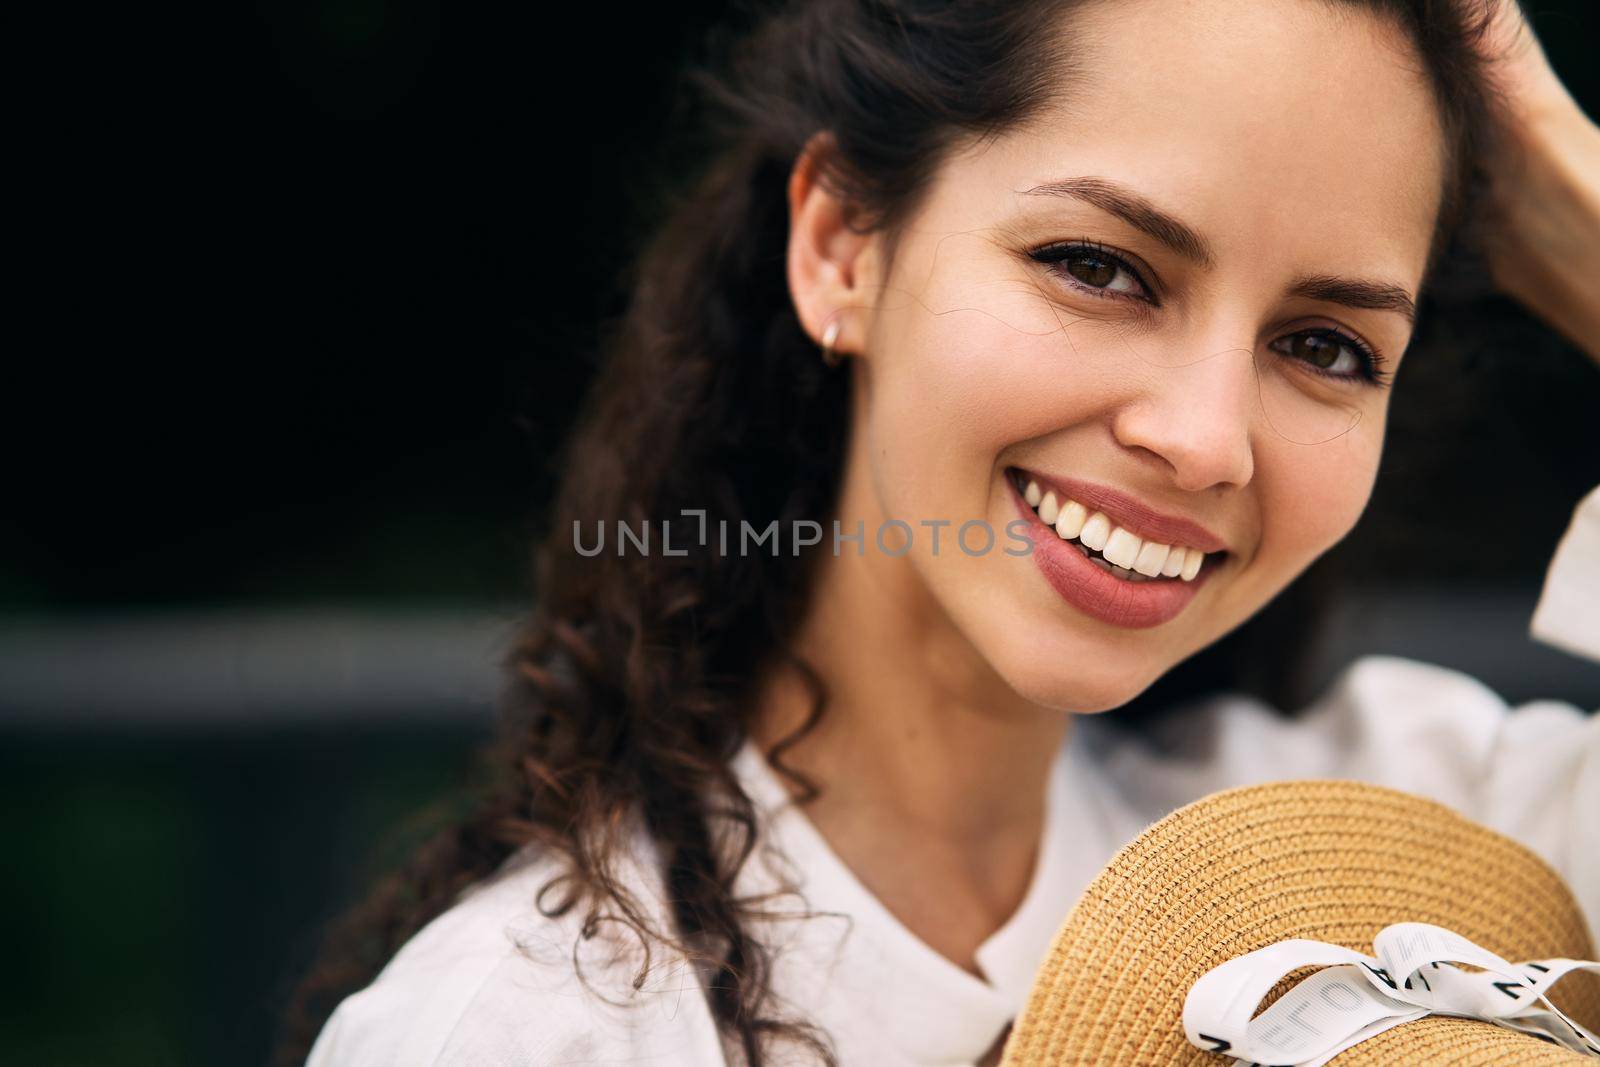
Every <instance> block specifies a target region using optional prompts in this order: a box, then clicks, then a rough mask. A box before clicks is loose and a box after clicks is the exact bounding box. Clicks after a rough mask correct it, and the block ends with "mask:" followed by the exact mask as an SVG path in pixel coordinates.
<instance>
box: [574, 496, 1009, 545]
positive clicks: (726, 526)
mask: <svg viewBox="0 0 1600 1067" xmlns="http://www.w3.org/2000/svg"><path fill="white" fill-rule="evenodd" d="M679 514H680V515H682V516H684V517H686V518H689V519H693V520H695V522H694V523H689V522H683V523H680V525H679V527H678V532H677V533H676V534H674V532H673V525H672V520H670V519H663V520H661V521H660V522H655V523H652V522H651V521H650V520H648V519H645V520H640V522H639V523H638V525H637V526H635V525H633V524H631V523H628V522H624V521H623V520H621V519H617V520H615V521H614V522H613V523H612V524H611V525H610V529H611V530H612V532H613V536H612V538H611V546H612V547H611V549H610V551H612V552H613V553H614V554H616V555H618V556H625V555H627V554H628V553H629V552H633V553H635V554H637V555H641V556H649V555H652V554H654V553H656V552H659V553H660V554H661V555H663V556H687V555H688V554H689V551H690V550H691V549H692V548H713V547H714V548H715V549H716V551H717V553H718V555H722V556H727V555H739V556H748V555H752V554H760V553H762V552H765V553H767V554H768V555H771V556H778V555H781V554H782V553H783V551H784V547H785V546H786V545H787V547H788V553H789V554H790V555H793V556H798V555H799V554H800V552H801V550H802V549H806V548H814V547H816V546H818V545H821V544H822V543H823V538H824V530H823V527H822V524H821V523H820V522H814V521H812V520H811V519H794V520H792V521H791V522H789V523H787V524H785V523H783V522H781V521H779V520H778V519H773V520H772V521H771V522H769V523H767V524H766V525H765V526H754V525H751V524H750V523H749V522H746V521H744V520H742V519H741V520H740V521H739V522H738V523H730V522H729V521H728V520H727V519H719V520H717V522H716V523H715V524H712V523H710V522H707V521H706V513H705V510H704V509H702V508H691V509H686V510H684V511H681V512H679ZM584 525H585V524H584V523H583V522H581V521H579V520H577V519H574V520H573V522H572V547H573V549H574V550H575V551H576V552H577V553H578V555H580V556H598V555H600V554H601V553H603V552H606V551H607V547H606V545H607V538H606V531H607V528H608V527H607V523H606V522H605V521H604V520H597V521H595V522H594V523H593V524H592V527H591V529H590V530H589V531H588V534H589V536H586V532H585V530H584ZM1028 525H1029V524H1028V522H1027V521H1026V520H1024V519H1012V520H1011V521H1010V522H1008V523H1006V525H1005V535H1004V541H1006V542H1014V546H1013V544H1002V543H1001V541H1002V538H1001V537H999V536H997V535H996V533H995V529H994V527H992V526H990V525H989V524H988V523H987V522H984V521H983V520H982V519H969V520H967V521H966V522H963V523H961V524H960V525H959V526H957V525H956V524H955V523H954V522H952V521H951V520H949V519H922V520H920V521H918V522H917V524H916V525H915V526H913V525H912V524H911V523H909V522H906V521H905V520H903V519H885V520H884V521H883V522H881V523H879V524H878V528H877V531H876V532H875V533H874V535H873V536H872V537H871V538H869V537H868V536H867V528H866V527H867V524H866V522H865V521H863V520H857V521H856V524H855V528H854V529H853V530H851V531H850V532H848V533H846V532H845V529H844V527H843V525H842V524H841V523H840V522H839V520H838V519H834V520H833V535H832V538H831V543H830V548H831V549H832V551H833V554H834V555H835V556H838V555H843V554H844V552H845V551H847V550H846V549H845V548H844V546H845V545H853V546H855V552H856V555H858V556H864V555H866V552H867V545H868V544H869V543H870V544H871V545H873V546H874V547H875V548H876V549H877V550H878V551H879V552H882V553H883V554H884V555H886V556H894V557H899V556H904V555H905V554H906V553H908V552H910V551H911V549H912V547H913V545H914V544H915V543H916V538H917V533H916V531H917V529H918V528H919V527H920V528H922V529H925V530H926V531H927V533H926V534H924V536H925V537H928V538H929V539H930V545H929V547H930V549H931V552H932V554H933V555H935V556H937V555H939V554H940V552H941V550H942V549H943V548H945V547H946V546H948V545H949V544H951V543H954V544H955V546H956V547H957V548H958V549H960V551H961V552H962V553H963V554H965V555H968V556H985V555H988V554H989V553H990V552H992V551H994V550H995V549H996V548H999V550H1000V551H1001V552H1004V553H1005V554H1006V555H1008V556H1026V555H1030V554H1031V553H1032V552H1033V540H1032V539H1031V538H1030V537H1028V536H1027V531H1028ZM786 526H787V530H788V537H787V538H785V537H784V531H785V527H786ZM952 528H953V531H952ZM652 530H654V531H655V536H652ZM947 531H948V533H947ZM941 535H944V536H941Z"/></svg>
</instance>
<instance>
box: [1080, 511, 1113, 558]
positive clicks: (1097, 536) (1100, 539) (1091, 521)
mask: <svg viewBox="0 0 1600 1067" xmlns="http://www.w3.org/2000/svg"><path fill="white" fill-rule="evenodd" d="M1110 536H1111V520H1110V519H1108V518H1106V517H1105V515H1104V514H1103V513H1101V512H1098V511H1097V512H1095V513H1094V514H1093V515H1090V516H1089V518H1088V519H1087V520H1086V521H1085V522H1084V524H1083V529H1082V530H1080V531H1078V540H1080V541H1082V542H1083V543H1084V544H1086V545H1088V546H1089V547H1090V548H1092V549H1094V550H1095V551H1096V552H1098V551H1100V550H1101V549H1103V548H1105V547H1106V538H1108V537H1110Z"/></svg>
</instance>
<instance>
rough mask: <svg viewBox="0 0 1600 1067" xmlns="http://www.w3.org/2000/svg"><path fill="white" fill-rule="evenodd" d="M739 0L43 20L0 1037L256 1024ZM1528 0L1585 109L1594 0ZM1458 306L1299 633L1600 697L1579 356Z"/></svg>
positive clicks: (3, 575)
mask: <svg viewBox="0 0 1600 1067" xmlns="http://www.w3.org/2000/svg"><path fill="white" fill-rule="evenodd" d="M725 7H726V5H719V4H700V5H692V4H673V5H653V6H652V5H629V6H627V7H626V8H624V9H618V8H615V7H610V6H603V5H578V6H576V7H570V8H563V9H561V10H560V11H559V12H557V11H556V10H555V9H551V8H547V7H543V6H539V5H515V6H505V7H503V8H500V9H493V8H489V9H477V10H474V9H470V8H465V7H463V8H459V9H452V10H450V11H444V10H440V9H438V8H436V7H433V6H429V5H425V4H419V3H415V2H411V0H303V2H297V3H280V4H273V5H266V6H261V7H259V8H256V9H254V10H250V9H244V8H226V9H223V8H213V9H206V10H204V11H203V12H196V13H192V16H191V17H173V16H166V17H165V18H163V19H162V20H160V21H156V20H154V17H151V18H149V19H147V18H146V17H145V16H144V15H142V14H140V15H137V16H136V15H132V14H130V13H128V12H124V13H122V14H121V15H120V16H118V17H117V18H112V17H109V16H108V17H107V18H106V19H104V20H99V21H93V22H92V24H90V23H85V25H90V28H92V30H93V32H92V33H88V32H81V31H83V30H84V25H75V26H74V27H71V28H70V29H72V30H73V33H72V35H71V36H69V37H66V38H62V39H58V40H56V41H54V42H53V43H52V44H51V45H50V47H51V48H52V49H55V51H52V53H51V56H52V60H51V62H50V63H49V64H48V65H49V66H50V67H51V71H50V75H49V78H48V79H42V80H41V81H40V82H39V83H38V85H37V86H36V88H38V90H39V92H38V94H36V95H42V96H44V97H47V98H48V99H49V102H50V103H51V104H52V105H54V106H57V107H59V114H60V118H59V119H56V118H55V117H53V116H54V115H55V114H56V113H55V112H52V113H50V115H48V116H46V115H44V113H43V112H41V111H39V110H38V109H36V108H34V107H32V106H31V104H29V103H27V102H25V103H24V106H23V110H24V111H25V113H26V121H27V122H28V123H30V124H32V125H35V126H36V127H37V132H41V133H44V134H47V135H48V139H47V142H46V143H48V144H49V145H51V146H52V149H51V150H47V151H44V152H41V153H40V154H39V157H38V158H37V159H36V160H35V161H34V162H35V163H36V164H37V165H36V166H34V167H33V168H32V172H33V173H34V175H35V177H36V178H37V182H38V189H37V192H38V194H39V195H38V196H32V195H30V196H29V197H27V198H23V199H20V200H18V201H14V208H15V209H16V210H18V212H19V213H20V214H22V215H25V216H27V217H26V219H25V220H24V221H25V222H26V223H27V224H28V225H29V226H30V227H36V228H37V235H38V236H39V237H40V238H41V240H39V241H38V242H37V245H36V246H30V251H29V254H28V256H27V259H26V261H25V262H24V263H23V267H24V269H25V273H27V274H28V276H29V287H28V288H27V289H25V290H24V291H23V295H22V297H21V301H20V302H21V303H23V304H24V306H22V307H21V308H20V309H19V310H20V311H21V312H22V313H23V315H24V316H26V317H27V318H29V319H30V320H33V321H37V322H39V323H41V324H42V326H43V329H42V330H41V331H40V333H39V336H38V338H37V339H34V340H30V341H28V342H26V343H24V344H20V345H19V349H18V350H16V351H14V352H13V355H12V358H11V359H10V360H8V361H7V362H8V364H10V367H8V370H9V372H10V373H9V374H8V376H7V377H8V379H9V382H8V386H7V388H6V389H5V394H6V395H5V407H4V411H5V416H6V417H5V420H4V425H5V433H6V440H5V444H6V446H7V455H8V457H9V462H8V463H7V464H6V479H5V482H6V489H7V492H6V495H5V500H6V507H5V509H4V519H3V522H0V790H3V792H4V797H5V802H6V803H5V808H4V812H5V814H4V818H5V820H6V823H5V831H6V832H5V841H6V851H7V853H8V863H7V866H8V876H7V878H6V879H5V881H4V889H3V890H0V894H3V896H0V908H3V910H4V911H5V913H6V914H8V915H9V916H11V918H12V923H13V929H12V930H11V932H10V940H11V942H12V943H13V945H14V946H15V950H14V952H13V961H14V962H13V965H12V966H11V967H8V968H6V972H7V973H6V977H5V983H6V985H7V987H8V988H6V989H5V990H4V995H3V997H0V1005H3V1006H0V1025H3V1027H4V1031H3V1035H0V1041H3V1043H4V1044H3V1048H4V1053H3V1058H4V1059H5V1060H6V1061H7V1062H13V1063H29V1064H91V1063H116V1064H129V1065H142V1064H252V1063H259V1062H261V1061H262V1060H263V1058H264V1057H265V1055H266V1052H267V1049H268V1048H269V1045H270V1042H271V1040H272V1037H273V1034H274V1030H275V1027H276V1025H277V1021H278V1017H279V1013H280V1011H281V1009H282V1005H283V1000H284V997H285V995H286V993H287V991H288V989H289V987H290V985H291V983H292V981H293V978H294V976H295V974H296V973H297V971H298V970H299V969H300V968H302V967H303V966H304V965H305V963H306V962H307V960H308V959H309V958H310V955H311V953H312V950H313V948H314V946H315V942H316V937H317V934H318V930H319V928H320V926H321V924H322V923H323V922H325V921H326V920H327V919H328V918H329V917H330V916H331V915H332V914H334V912H335V911H336V910H337V909H339V908H340V907H341V906H343V905H344V904H347V903H349V902H350V901H351V900H352V899H353V898H354V896H355V895H356V894H357V893H358V892H359V891H360V889H361V888H362V887H363V886H364V885H365V884H366V883H367V882H368V881H369V880H370V878H371V877H372V876H373V875H374V874H375V873H376V872H378V871H380V870H382V869H384V868H385V867H386V866H388V865H390V864H392V863H393V862H395V860H396V859H397V858H398V857H399V856H401V855H403V854H404V852H405V850H406V849H407V847H409V845H410V844H412V843H413V842H414V840H415V838H416V835H417V834H418V833H420V832H421V829H420V827H421V826H422V825H423V823H424V822H425V819H424V818H423V817H421V816H419V814H418V813H419V812H422V811H423V810H424V809H426V808H428V806H429V805H437V804H439V803H445V804H448V803H449V802H450V800H451V798H453V797H455V796H458V795H459V792H458V790H459V787H460V786H462V785H463V784H464V783H465V782H466V781H467V780H468V779H469V777H470V774H471V762H470V758H469V757H470V753H471V751H472V749H473V747H474V746H475V745H476V744H477V743H478V742H479V741H480V740H482V739H483V738H484V737H486V736H487V734H488V731H489V729H490V727H491V725H492V718H493V702H494V697H495V690H496V658H497V656H498V655H499V654H500V652H501V650H502V648H503V647H504V643H505V640H506V638H507V635H508V634H509V632H510V629H511V628H512V627H513V626H514V625H515V623H516V621H517V619H518V617H519V613H520V612H522V611H523V610H524V608H525V607H526V605H527V604H529V603H530V602H531V600H532V597H533V595H534V591H533V589H532V587H531V580H530V575H529V566H528V561H529V548H530V545H531V543H532V539H533V537H534V535H535V533H536V531H537V530H538V529H539V528H540V524H541V521H542V512H543V508H544V506H545V504H546V500H547V497H548V495H549V492H550V490H551V487H552V485H553V478H554V475H555V471H556V451H557V449H558V446H559V443H560V442H561V440H562V437H563V434H564V431H565V430H566V428H567V425H568V423H569V420H570V417H571V414H572V412H573V410H574V408H575V406H576V405H577V404H578V403H579V401H580V399H581V396H582V393H583V389H584V386H585V383H586V381H587V379H588V377H589V375H590V372H591V370H592V368H593V365H594V353H595V349H596V347H597V343H598V340H599V338H600V337H601V335H602V330H603V328H604V325H605V323H606V321H607V320H608V319H609V318H612V317H614V316H615V315H616V314H617V312H618V311H619V309H620V306H621V300H622V290H621V287H620V278H619V273H620V271H621V270H622V268H623V267H624V266H625V264H626V263H627V261H628V259H629V256H630V254H631V253H632V252H633V251H634V250H635V249H636V248H637V247H638V246H639V245H640V243H641V241H642V239H643V238H644V237H645V235H646V234H647V233H648V232H649V230H650V228H651V227H652V225H653V224H654V222H655V220H656V219H657V218H658V217H659V216H660V214H661V212H662V210H663V209H664V207H665V205H666V204H667V202H668V197H669V195H670V193H671V191H672V189H673V188H674V187H675V185H676V184H678V183H681V182H682V181H683V180H684V179H685V177H686V176H688V175H690V174H692V172H693V170H694V167H695V164H696V160H697V159H699V158H700V157H701V154H702V149H703V143H702V140H701V138H700V137H699V136H698V135H697V134H696V129H697V126H696V120H697V114H696V109H695V107H694V106H692V104H691V103H690V101H689V100H688V98H687V94H686V91H685V87H684V85H683V80H682V72H683V70H684V68H685V66H686V65H687V64H689V63H694V62H699V61H702V60H704V59H705V58H706V57H707V55H708V54H709V53H708V47H707V44H706V39H707V33H708V30H709V29H710V28H711V27H713V26H714V25H729V24H738V23H739V22H741V21H743V20H745V19H746V18H747V17H748V16H746V15H743V14H736V15H731V14H730V13H729V12H728V11H726V10H724V8H725ZM1536 7H1537V9H1536V11H1535V15H1536V21H1537V25H1538V26H1539V28H1540V30H1541V31H1542V33H1543V35H1544V37H1545V39H1546V41H1547V44H1548V47H1549V50H1550V51H1551V53H1552V54H1553V57H1554V60H1555V63H1556V65H1557V67H1558V69H1560V70H1561V71H1562V72H1563V73H1564V75H1565V76H1566V77H1567V79H1568V81H1569V84H1571V85H1572V86H1573V88H1574V90H1575V91H1576V92H1577V93H1578V95H1579V96H1580V99H1582V100H1583V101H1584V102H1585V104H1586V106H1587V107H1588V108H1589V110H1590V113H1591V114H1594V113H1595V110H1596V108H1597V106H1600V63H1597V62H1596V61H1595V60H1594V58H1593V57H1594V55H1595V45H1596V44H1597V43H1600V18H1597V10H1596V5H1594V4H1593V3H1592V0H1565V2H1554V0H1549V2H1540V3H1538V4H1537V5H1536ZM558 15H559V18H558V17H557V16H558ZM136 18H137V19H139V20H140V21H138V22H137V24H136V23H135V21H134V20H135V19H136ZM62 41H70V42H71V43H70V44H65V45H64V44H63V43H62ZM56 57H59V62H56ZM1478 312H1479V314H1480V315H1481V320H1474V322H1475V325H1474V327H1473V329H1472V330H1471V331H1470V339H1471V341H1472V342H1473V343H1472V344H1471V345H1467V344H1466V343H1465V342H1463V344H1462V345H1461V346H1460V351H1459V352H1458V353H1457V354H1456V358H1452V359H1451V360H1449V361H1441V362H1440V364H1439V365H1438V366H1437V367H1435V368H1433V372H1434V373H1433V375H1432V376H1431V377H1427V378H1424V376H1422V375H1421V374H1420V373H1419V374H1418V376H1417V383H1416V385H1415V387H1414V388H1410V389H1408V386H1412V385H1413V383H1412V382H1410V381H1408V375H1406V374H1402V375H1401V378H1400V384H1399V390H1398V393H1397V394H1396V398H1395V413H1394V419H1395V421H1394V429H1393V431H1392V435H1391V451H1390V454H1389V457H1388V459H1387V460H1386V466H1385V470H1384V473H1383V475H1382V477H1381V478H1380V482H1379V489H1378V494H1377V498H1376V499H1375V501H1374V504H1373V509H1372V514H1371V515H1370V516H1369V520H1368V521H1366V522H1364V523H1363V526H1362V527H1361V528H1359V529H1358V531H1357V533H1356V534H1354V535H1353V536H1352V537H1351V538H1350V539H1349V540H1348V541H1347V542H1346V543H1345V544H1344V545H1342V546H1340V548H1339V549H1337V550H1336V551H1335V553H1334V554H1333V556H1335V557H1337V561H1338V562H1339V563H1340V564H1341V565H1343V566H1345V567H1347V568H1350V569H1351V570H1352V571H1353V572H1354V573H1357V574H1359V575H1361V576H1363V580H1360V581H1357V582H1354V583H1350V584H1349V585H1348V588H1347V592H1346V596H1345V597H1344V598H1343V600H1342V601H1341V604H1340V607H1339V610H1338V612H1336V613H1335V615H1334V616H1332V622H1333V625H1332V626H1331V627H1330V629H1329V630H1328V632H1327V633H1324V634H1321V635H1319V636H1317V637H1316V638H1315V640H1316V641H1317V646H1316V648H1315V650H1314V652H1315V659H1316V662H1317V663H1319V664H1321V667H1320V668H1319V669H1320V670H1321V671H1322V673H1323V674H1324V675H1325V674H1326V673H1327V672H1329V671H1331V670H1332V669H1333V668H1334V667H1336V666H1337V665H1338V664H1340V663H1342V662H1344V661H1345V660H1347V659H1348V658H1349V656H1351V655H1354V654H1357V653H1359V652H1362V651H1393V652H1399V653H1401V654H1406V655H1415V656H1419V657H1421V658H1426V659H1430V660H1434V661H1438V662H1445V663H1449V664H1452V665H1455V666H1460V667H1463V668H1466V669H1470V670H1472V671H1473V672H1474V673H1475V674H1477V675H1478V676H1480V677H1483V678H1484V679H1485V680H1486V681H1488V682H1489V683H1490V684H1491V685H1494V686H1496V687H1497V688H1498V689H1500V691H1501V692H1502V693H1504V694H1505V695H1507V696H1508V697H1510V698H1512V699H1526V698H1529V697H1532V696H1535V695H1540V696H1557V697H1564V698H1567V699H1571V700H1575V701H1578V702H1580V703H1582V704H1584V705H1585V706H1588V707H1594V706H1596V705H1600V670H1597V668H1595V667H1594V666H1592V665H1586V664H1584V663H1582V662H1580V661H1578V660H1576V659H1574V658H1572V657H1568V656H1564V655H1562V654H1559V653H1556V652H1554V651H1551V650H1548V649H1541V648H1538V647H1536V646H1534V645H1533V644H1532V643H1530V642H1529V641H1528V640H1527V639H1526V636H1525V628H1526V625H1527V618H1528V615H1529V613H1530V612H1531V610H1532V607H1533V604H1534V602H1535V600H1536V598H1537V594H1538V590H1539V586H1540V581H1541V579H1542V576H1543V572H1544V567H1545V564H1546V562H1547V561H1548V558H1549V555H1550V553H1551V551H1552V549H1553V548H1554V546H1555V543H1556V540H1557V538H1558V537H1559V535H1560V533H1561V531H1562V530H1563V529H1564V527H1565V525H1566V522H1567V519H1568V517H1569V515H1570V512H1571V509H1572V507H1573V505H1574V504H1576V502H1577V501H1578V499H1579V497H1580V496H1581V495H1582V494H1583V493H1584V492H1585V491H1587V490H1588V489H1589V488H1590V487H1591V486H1593V485H1595V484H1596V483H1600V446H1597V440H1600V436H1597V430H1600V370H1597V369H1596V368H1595V367H1594V366H1592V365H1590V364H1588V363H1587V362H1586V361H1584V360H1583V359H1582V358H1581V357H1580V356H1579V355H1577V354H1576V353H1575V351H1574V350H1572V349H1570V348H1568V347H1567V346H1566V345H1564V344H1562V343H1561V342H1560V341H1559V340H1557V339H1555V338H1552V337H1551V336H1550V335H1549V334H1548V333H1546V332H1545V331H1543V330H1542V329H1541V328H1539V327H1538V326H1537V325H1535V324H1532V323H1530V322H1529V321H1528V320H1527V319H1526V318H1525V317H1524V316H1523V315H1522V314H1521V313H1520V312H1519V311H1518V310H1517V309H1516V308H1514V307H1512V306H1511V305H1509V304H1508V303H1505V302H1504V301H1500V300H1498V299H1494V298H1490V299H1486V300H1485V301H1483V302H1482V303H1481V306H1480V307H1479V309H1478ZM1479 323H1481V324H1479ZM1424 381H1426V382H1427V383H1428V384H1427V385H1426V387H1424V385H1423V384H1422V383H1423V382H1424ZM1486 546H1487V547H1486ZM1367 579H1370V580H1367ZM1307 640H1312V637H1311V636H1310V635H1308V637H1307Z"/></svg>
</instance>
